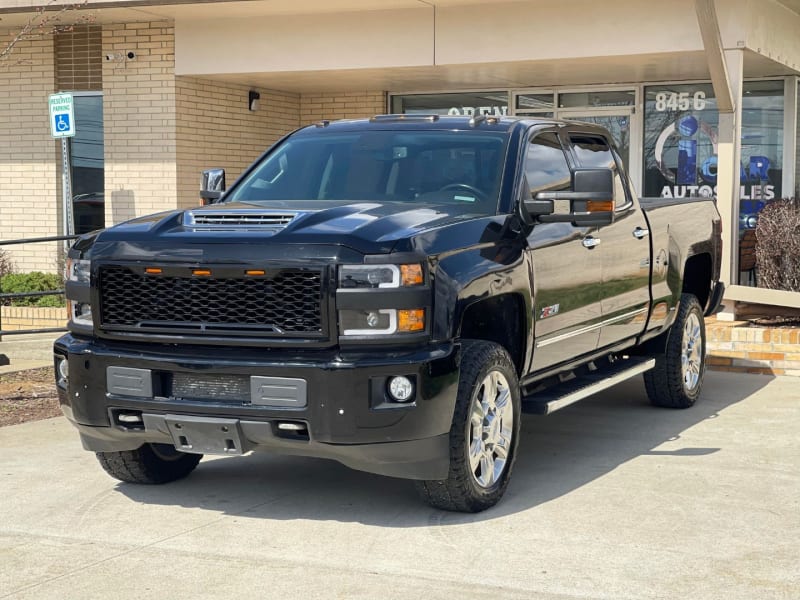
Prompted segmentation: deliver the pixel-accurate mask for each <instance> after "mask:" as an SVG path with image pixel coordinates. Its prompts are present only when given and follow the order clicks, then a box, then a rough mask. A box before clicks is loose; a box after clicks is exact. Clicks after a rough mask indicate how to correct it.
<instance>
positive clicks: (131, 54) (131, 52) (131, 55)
mask: <svg viewBox="0 0 800 600" xmlns="http://www.w3.org/2000/svg"><path fill="white" fill-rule="evenodd" d="M125 56H127V57H128V60H133V59H134V58H136V53H135V52H133V51H130V52H128V53H127V54H126V55H125Z"/></svg>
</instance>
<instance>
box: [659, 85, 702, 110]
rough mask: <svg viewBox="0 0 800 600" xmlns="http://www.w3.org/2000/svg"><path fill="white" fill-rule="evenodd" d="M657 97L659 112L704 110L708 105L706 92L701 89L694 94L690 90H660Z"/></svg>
mask: <svg viewBox="0 0 800 600" xmlns="http://www.w3.org/2000/svg"><path fill="white" fill-rule="evenodd" d="M655 99H656V103H655V109H656V110H657V111H658V112H666V111H672V110H704V109H705V107H706V93H705V92H703V91H701V90H698V91H696V92H695V93H694V94H690V93H689V92H658V93H657V94H656V98H655Z"/></svg>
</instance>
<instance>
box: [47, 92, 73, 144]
mask: <svg viewBox="0 0 800 600" xmlns="http://www.w3.org/2000/svg"><path fill="white" fill-rule="evenodd" d="M48 104H49V106H50V133H51V134H52V136H53V137H54V138H63V137H72V136H74V135H75V113H74V112H73V102H72V94H53V95H52V96H50V100H49V102H48Z"/></svg>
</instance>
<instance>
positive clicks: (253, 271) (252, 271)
mask: <svg viewBox="0 0 800 600" xmlns="http://www.w3.org/2000/svg"><path fill="white" fill-rule="evenodd" d="M265 273H266V271H263V270H262V269H248V270H247V271H245V272H244V274H245V275H250V276H252V277H258V276H260V275H264V274H265Z"/></svg>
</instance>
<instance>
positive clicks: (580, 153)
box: [570, 135, 628, 208]
mask: <svg viewBox="0 0 800 600" xmlns="http://www.w3.org/2000/svg"><path fill="white" fill-rule="evenodd" d="M570 141H571V142H572V147H573V148H574V150H575V154H576V156H577V158H578V162H579V163H580V166H582V167H586V168H605V169H611V170H613V171H614V205H615V206H616V207H617V208H619V207H621V206H624V205H625V204H626V203H627V202H628V198H627V196H626V195H625V186H624V185H623V184H622V177H620V174H619V169H617V163H616V161H615V160H614V155H613V154H612V152H611V148H610V147H609V145H608V143H606V141H605V140H604V139H603V138H600V137H595V136H588V135H571V136H570Z"/></svg>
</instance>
